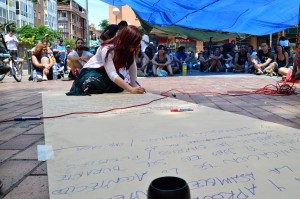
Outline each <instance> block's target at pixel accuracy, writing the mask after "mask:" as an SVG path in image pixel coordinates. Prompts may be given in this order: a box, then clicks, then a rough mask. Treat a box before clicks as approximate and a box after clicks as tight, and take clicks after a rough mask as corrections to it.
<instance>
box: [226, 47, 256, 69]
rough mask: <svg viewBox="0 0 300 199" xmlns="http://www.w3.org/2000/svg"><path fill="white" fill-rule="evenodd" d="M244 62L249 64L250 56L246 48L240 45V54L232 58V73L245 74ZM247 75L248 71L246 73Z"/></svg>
mask: <svg viewBox="0 0 300 199" xmlns="http://www.w3.org/2000/svg"><path fill="white" fill-rule="evenodd" d="M246 62H248V64H249V63H250V62H251V58H250V54H249V53H248V52H247V46H245V45H241V47H240V52H238V53H236V54H235V56H234V63H233V65H231V66H230V67H231V68H232V70H233V71H234V72H242V73H243V72H245V69H246V68H245V65H246ZM246 72H247V73H248V71H246Z"/></svg>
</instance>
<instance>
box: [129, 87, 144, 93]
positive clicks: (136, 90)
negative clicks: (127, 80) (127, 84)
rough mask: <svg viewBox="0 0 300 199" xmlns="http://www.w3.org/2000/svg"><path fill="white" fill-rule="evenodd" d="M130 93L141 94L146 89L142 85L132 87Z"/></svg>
mask: <svg viewBox="0 0 300 199" xmlns="http://www.w3.org/2000/svg"><path fill="white" fill-rule="evenodd" d="M130 93H131V94H143V93H146V90H145V89H144V88H143V87H132V89H131V91H130Z"/></svg>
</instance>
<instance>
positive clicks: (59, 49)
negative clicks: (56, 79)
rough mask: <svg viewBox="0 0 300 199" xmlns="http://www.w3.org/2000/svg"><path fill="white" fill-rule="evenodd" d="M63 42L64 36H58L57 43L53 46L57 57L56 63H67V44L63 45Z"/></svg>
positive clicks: (62, 64) (61, 64)
mask: <svg viewBox="0 0 300 199" xmlns="http://www.w3.org/2000/svg"><path fill="white" fill-rule="evenodd" d="M63 42H64V40H63V38H61V37H58V38H57V43H56V44H54V45H53V46H52V51H53V54H54V57H55V59H56V63H58V64H60V66H64V65H65V58H66V46H65V45H63Z"/></svg>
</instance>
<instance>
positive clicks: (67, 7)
mask: <svg viewBox="0 0 300 199" xmlns="http://www.w3.org/2000/svg"><path fill="white" fill-rule="evenodd" d="M57 16H58V30H59V31H60V32H61V33H62V36H63V37H64V38H74V39H76V38H83V39H87V28H88V24H87V15H86V10H85V8H83V7H82V6H80V5H79V4H78V3H77V2H76V1H74V0H58V1H57Z"/></svg>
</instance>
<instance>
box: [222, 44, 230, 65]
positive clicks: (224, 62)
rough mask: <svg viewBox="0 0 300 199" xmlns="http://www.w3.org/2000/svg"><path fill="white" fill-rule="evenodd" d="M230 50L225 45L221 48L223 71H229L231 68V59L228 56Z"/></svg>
mask: <svg viewBox="0 0 300 199" xmlns="http://www.w3.org/2000/svg"><path fill="white" fill-rule="evenodd" d="M231 50H232V49H231V48H230V49H229V48H228V46H227V45H224V46H223V50H222V55H223V58H222V59H221V64H222V66H223V69H225V68H227V69H230V67H232V66H233V58H232V56H231V55H230V52H231Z"/></svg>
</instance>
